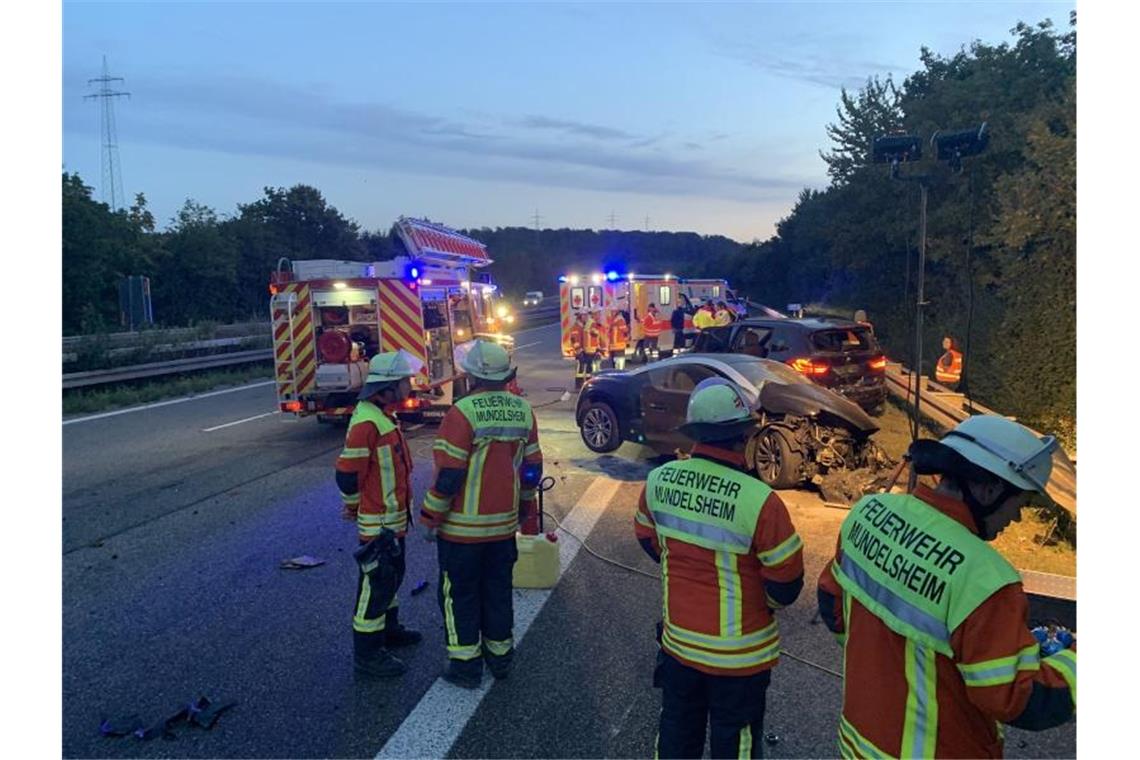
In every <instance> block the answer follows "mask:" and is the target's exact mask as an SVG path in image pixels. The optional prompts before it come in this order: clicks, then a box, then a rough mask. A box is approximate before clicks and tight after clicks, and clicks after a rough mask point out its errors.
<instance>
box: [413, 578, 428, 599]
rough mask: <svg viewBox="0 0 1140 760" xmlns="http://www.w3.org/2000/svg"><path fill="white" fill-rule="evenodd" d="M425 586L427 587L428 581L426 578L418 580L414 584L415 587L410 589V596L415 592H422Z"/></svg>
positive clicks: (425, 588)
mask: <svg viewBox="0 0 1140 760" xmlns="http://www.w3.org/2000/svg"><path fill="white" fill-rule="evenodd" d="M427 587H428V582H427V581H426V580H423V581H420V582H419V583H417V584H416V585H415V588H413V589H412V596H415V595H416V594H421V593H423V592H424V591H426V590H427Z"/></svg>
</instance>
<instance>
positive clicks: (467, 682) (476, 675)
mask: <svg viewBox="0 0 1140 760" xmlns="http://www.w3.org/2000/svg"><path fill="white" fill-rule="evenodd" d="M443 680H445V681H447V682H448V683H451V684H455V685H456V686H459V687H460V688H463V689H478V688H479V685H480V684H482V683H483V658H482V657H476V658H475V659H474V660H466V661H464V660H451V661H450V662H448V664H447V671H446V672H444V674H443Z"/></svg>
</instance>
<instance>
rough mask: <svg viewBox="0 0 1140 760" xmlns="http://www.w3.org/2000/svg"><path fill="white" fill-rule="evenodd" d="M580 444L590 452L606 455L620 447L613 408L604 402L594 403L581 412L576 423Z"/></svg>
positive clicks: (616, 419)
mask: <svg viewBox="0 0 1140 760" xmlns="http://www.w3.org/2000/svg"><path fill="white" fill-rule="evenodd" d="M578 429H579V431H580V432H581V434H582V442H583V443H584V444H586V448H588V449H589V450H590V451H596V452H598V453H599V454H608V453H609V452H611V451H614V450H615V449H617V447H618V446H621V428H619V427H618V418H617V415H616V414H615V413H614V410H613V408H612V407H611V406H610V405H609V404H606V403H604V402H601V401H594V402H591V403H590V405H589V406H587V407H586V411H584V412H582V421H581V422H580V423H578Z"/></svg>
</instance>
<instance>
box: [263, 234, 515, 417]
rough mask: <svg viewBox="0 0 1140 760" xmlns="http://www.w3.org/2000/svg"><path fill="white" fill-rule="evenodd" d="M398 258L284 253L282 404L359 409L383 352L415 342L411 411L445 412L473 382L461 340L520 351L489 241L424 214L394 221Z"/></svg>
mask: <svg viewBox="0 0 1140 760" xmlns="http://www.w3.org/2000/svg"><path fill="white" fill-rule="evenodd" d="M392 232H393V234H392V239H393V241H394V242H395V245H396V248H397V252H398V255H397V256H396V258H394V259H392V260H390V261H380V262H372V263H366V262H359V261H336V260H332V259H312V260H304V261H292V262H290V261H288V260H287V259H282V261H281V262H279V263H278V269H277V271H276V272H274V273H272V274H271V276H270V284H269V292H270V301H269V311H270V318H271V320H272V324H273V350H274V365H275V375H276V381H277V402H278V408H279V409H280V411H281V412H282V413H283V414H285V415H291V416H293V417H306V416H309V415H317V417H318V419H325V420H329V419H337V418H345V417H348V416H349V415H351V414H352V410H353V407H354V406H355V404H356V396H357V394H358V393H359V391H360V388H361V387H362V386H363V384H364V379H365V377H367V375H368V360H369V359H370V358H371V357H373V356H375V355H376V354H377V353H380V352H382V351H397V350H403V351H407V352H408V353H409V354H411V355H412V356H414V357H415V358H417V359H419V360H420V361H421V362H423V369H422V370H421V371H420V372H419V374H417V375H416V377H414V378H413V379H412V385H413V389H414V391H415V392H414V394H413V396H412V398H409V399H408V400H407V401H405V402H404V409H403V410H402V411H404V412H409V413H422V412H433V411H435V412H442V411H443V410H446V408H447V407H449V406H450V405H451V404H452V403H453V402H454V401H456V400H458V399H459V398H460V397H462V396H463V394H464V393H465V391H466V385H467V384H466V376H465V375H464V374H463V373H462V371H461V370H460V369H459V364H458V361H457V349H458V350H459V351H460V352H462V350H463V349H464V344H467V343H469V342H470V341H471V340H473V339H474V338H476V337H479V338H484V339H487V340H494V341H496V342H498V343H500V344H501V345H503V346H504V347H505V348H507V350H508V351H513V348H514V340H513V338H511V337H510V336H508V335H505V334H503V331H502V330H503V328H504V327H505V326H506V325H505V321H506V320H505V319H504V317H505V316H509V315H506V314H502V315H500V314H496V308H497V306H498V304H497V303H496V299H497V291H498V288H497V287H496V286H495V284H494V282H493V280H492V279H491V278H490V275H489V274H485V273H482V272H479V271H478V270H480V269H481V268H483V267H486V266H487V265H489V264H491V259H490V257H489V256H488V255H487V250H486V246H484V245H483V244H482V243H480V242H479V241H477V240H474V239H472V238H469V237H467V236H465V235H461V234H460V233H458V232H456V231H455V230H452V229H449V228H447V227H444V226H443V225H441V224H436V223H434V222H430V221H427V220H424V219H412V218H408V217H400V219H399V220H398V221H397V222H396V223H395V224H394V225H393V227H392Z"/></svg>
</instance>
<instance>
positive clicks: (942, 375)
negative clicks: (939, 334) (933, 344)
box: [934, 335, 962, 390]
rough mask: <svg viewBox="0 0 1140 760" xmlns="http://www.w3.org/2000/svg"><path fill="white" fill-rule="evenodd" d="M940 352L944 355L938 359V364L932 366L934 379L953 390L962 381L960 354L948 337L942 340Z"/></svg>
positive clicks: (951, 339) (955, 344)
mask: <svg viewBox="0 0 1140 760" xmlns="http://www.w3.org/2000/svg"><path fill="white" fill-rule="evenodd" d="M942 350H943V351H944V352H945V353H943V354H942V356H940V357H938V363H937V364H935V365H934V379H935V380H937V381H938V382H940V383H942V384H943V385H945V386H946V387H947V388H949V389H950V390H954V389H955V388H957V387H958V383H959V382H961V380H962V352H961V351H959V350H958V344H957V343H955V342H954V339H953V338H951V337H950V336H949V335H947V336H945V337H943V338H942Z"/></svg>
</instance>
